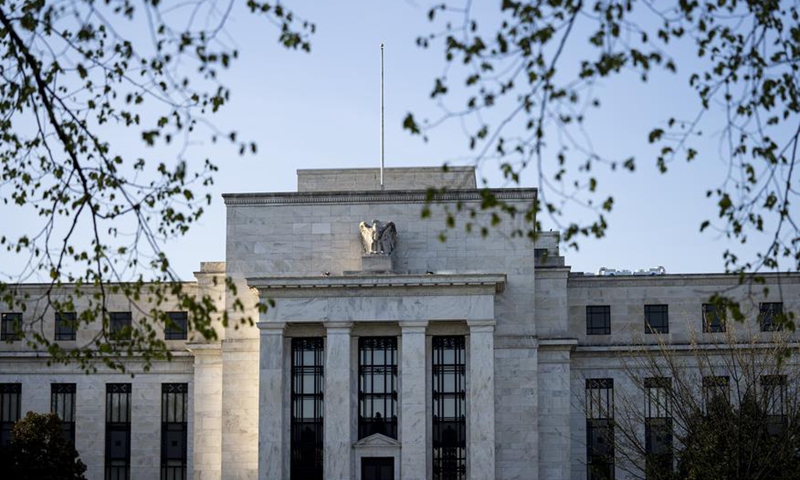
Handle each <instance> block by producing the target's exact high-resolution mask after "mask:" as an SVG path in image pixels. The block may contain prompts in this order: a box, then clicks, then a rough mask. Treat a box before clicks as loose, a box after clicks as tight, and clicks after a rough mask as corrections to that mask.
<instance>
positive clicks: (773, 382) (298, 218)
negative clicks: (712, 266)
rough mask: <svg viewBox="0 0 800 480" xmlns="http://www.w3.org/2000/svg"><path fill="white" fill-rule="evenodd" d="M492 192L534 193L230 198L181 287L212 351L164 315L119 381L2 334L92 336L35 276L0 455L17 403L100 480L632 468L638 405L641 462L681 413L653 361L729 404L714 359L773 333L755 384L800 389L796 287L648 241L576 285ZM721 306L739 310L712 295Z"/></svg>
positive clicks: (610, 472)
mask: <svg viewBox="0 0 800 480" xmlns="http://www.w3.org/2000/svg"><path fill="white" fill-rule="evenodd" d="M381 182H382V183H383V184H381ZM430 187H433V188H434V189H436V191H437V192H438V193H437V194H436V195H435V196H431V194H429V190H428V189H429V188H430ZM489 192H490V193H491V194H492V195H491V198H494V199H497V200H501V201H502V202H504V204H505V205H507V206H509V207H512V208H513V209H515V210H516V211H517V212H524V211H527V210H529V209H530V208H531V206H532V205H533V202H534V201H535V199H536V195H537V192H536V190H535V189H525V188H508V189H493V190H491V191H487V190H485V189H482V188H478V186H477V182H476V176H475V170H474V169H473V168H468V167H454V168H450V169H446V170H443V169H442V168H390V169H386V170H385V171H383V172H380V171H379V170H378V169H339V170H300V171H298V173H297V191H294V192H269V193H229V194H225V195H223V198H224V202H225V205H226V208H227V225H226V253H225V259H224V261H213V260H218V259H213V258H212V259H198V269H197V272H196V273H195V278H194V280H192V281H189V282H186V285H185V286H186V288H189V289H194V291H196V292H197V293H198V294H203V295H210V297H211V298H213V299H214V301H216V302H217V305H218V309H219V311H220V312H223V311H226V312H227V313H228V316H229V317H230V321H229V322H228V323H227V326H223V325H222V322H217V325H216V328H217V333H218V339H216V340H213V341H208V340H204V339H203V338H202V337H200V336H199V335H195V334H194V333H193V332H192V331H191V330H190V329H187V328H186V327H185V326H186V324H187V320H188V318H189V315H190V313H189V312H186V311H183V310H182V309H181V308H180V305H177V304H176V305H170V304H169V302H166V303H165V304H164V310H165V311H167V312H168V315H169V317H170V318H171V319H173V320H174V322H173V324H174V325H173V328H168V329H166V330H165V331H159V332H156V335H158V336H159V338H163V339H164V340H165V341H166V342H167V344H168V345H169V348H170V350H171V351H172V359H171V360H170V361H157V362H155V363H154V364H153V365H152V367H151V368H150V369H149V370H148V371H144V370H143V369H141V368H140V367H139V366H138V364H137V359H136V358H135V356H134V357H131V358H128V359H126V360H125V361H126V362H129V364H130V366H129V371H130V372H133V373H135V375H133V376H131V375H130V373H119V372H114V371H111V370H107V369H104V368H103V367H102V365H101V366H100V367H99V368H98V371H97V372H96V373H93V374H89V375H87V374H85V373H83V372H82V371H81V369H80V368H78V366H76V365H74V364H67V365H63V364H56V365H49V366H48V358H47V355H46V353H43V352H41V351H34V350H33V349H32V348H31V347H30V346H29V345H28V343H27V342H25V341H24V340H23V339H21V338H17V334H16V333H15V332H14V328H13V322H18V321H20V320H24V319H25V318H26V317H27V316H32V315H40V316H41V317H42V320H43V330H42V334H43V335H45V336H47V338H49V339H50V340H52V341H55V342H58V343H59V344H60V345H62V346H63V347H64V348H69V347H70V346H72V345H76V344H80V343H81V342H83V343H86V341H88V340H89V339H91V338H93V336H94V335H96V334H97V333H98V329H101V328H102V327H101V326H92V325H84V324H81V325H80V326H79V327H78V328H72V326H73V325H74V324H70V323H65V322H64V321H63V320H64V319H65V318H74V315H76V314H78V315H79V313H80V308H81V306H80V304H79V303H76V305H75V307H76V312H54V311H52V309H49V310H48V309H47V308H46V303H47V302H46V299H44V298H42V297H43V293H42V292H43V291H44V290H45V286H43V285H39V284H23V285H18V286H16V288H17V292H18V294H19V295H25V296H26V297H25V298H26V302H27V303H28V304H29V307H28V308H26V309H25V310H24V311H18V312H14V311H3V312H2V332H3V342H1V343H0V414H1V415H2V416H1V417H0V441H2V443H3V444H7V443H8V442H10V440H11V435H12V433H11V429H12V426H13V424H14V423H15V422H16V421H17V420H18V419H20V418H22V417H24V416H25V414H26V412H28V411H35V412H51V411H52V412H55V413H57V414H58V415H59V417H60V418H61V419H62V421H63V427H64V431H65V435H67V436H68V437H69V438H70V439H71V441H73V442H74V444H75V447H76V448H77V450H78V452H79V454H80V458H81V460H82V461H83V462H84V463H85V464H86V466H87V471H86V476H87V478H89V479H93V480H103V479H106V480H123V479H124V480H128V479H133V480H148V479H164V480H182V479H195V480H222V479H225V480H250V479H261V480H323V479H325V480H376V479H379V480H401V479H402V480H467V479H470V480H490V479H503V480H511V479H521V480H546V479H547V480H587V479H588V480H599V479H607V480H612V479H627V478H645V476H646V475H645V473H646V470H647V469H646V468H645V469H644V470H642V469H641V468H640V469H639V470H638V471H639V472H640V474H637V473H636V472H637V467H636V466H635V465H632V464H631V463H630V461H629V460H628V457H629V456H630V455H628V454H627V453H625V451H624V443H625V442H624V441H623V440H624V439H623V438H622V435H621V434H622V432H623V430H624V428H623V420H624V419H625V418H627V419H628V420H630V419H631V417H630V416H629V415H627V414H626V413H625V412H627V411H628V410H629V409H630V411H636V412H639V413H641V420H636V421H637V422H639V423H638V424H636V425H638V427H637V426H635V428H638V429H639V430H635V431H638V432H639V433H638V435H640V437H641V439H642V446H643V447H642V448H644V449H646V450H647V451H648V452H654V453H658V452H659V451H662V450H663V451H664V452H667V450H668V449H669V447H670V446H671V445H672V442H673V437H672V431H673V430H672V429H673V428H678V423H679V422H672V420H671V419H672V418H673V416H674V415H676V413H675V412H673V410H672V409H674V408H675V406H670V405H669V404H668V403H669V402H666V401H664V400H663V398H665V397H664V396H663V395H662V394H663V393H664V392H665V391H667V390H668V389H669V388H675V385H676V384H675V381H674V380H672V375H671V374H670V373H669V372H670V370H669V368H670V367H669V365H666V363H669V362H670V361H672V362H677V363H678V364H680V368H681V369H683V370H685V371H687V372H689V373H690V374H692V375H696V376H697V377H698V378H700V377H702V378H701V379H700V380H699V381H698V385H701V387H702V388H701V389H700V390H698V391H697V392H696V396H697V398H700V399H702V398H705V396H706V395H708V394H709V392H712V391H713V392H717V393H719V394H720V395H728V397H729V398H731V399H733V398H735V397H736V393H735V392H736V387H737V381H738V378H739V377H738V376H737V375H736V374H735V373H732V372H725V371H723V370H724V368H723V367H724V366H725V364H726V360H725V359H726V358H728V357H726V355H728V353H727V352H729V351H733V350H737V349H738V347H737V345H740V346H741V349H742V350H744V349H753V348H755V349H756V350H757V349H760V348H764V349H768V348H771V346H774V345H776V344H779V343H780V344H781V345H786V349H787V350H786V351H787V352H789V353H788V354H787V357H786V358H787V360H786V361H785V362H782V363H783V366H784V367H788V371H789V372H790V373H789V376H788V377H787V376H785V375H784V376H781V375H779V374H775V373H771V374H770V375H769V376H767V375H766V374H765V375H763V376H762V377H763V379H762V380H763V381H762V382H761V383H759V384H758V385H761V386H760V387H758V388H759V389H761V388H763V391H764V392H773V393H775V394H776V395H778V396H779V397H780V398H782V399H784V400H786V399H788V398H790V397H791V396H792V395H793V392H795V389H796V386H795V385H794V380H795V379H794V378H793V377H792V376H791V373H792V372H795V371H796V370H797V368H796V358H795V356H794V352H795V351H796V348H797V343H796V336H795V335H794V334H793V333H792V332H790V331H788V329H786V330H782V329H781V328H779V327H780V325H779V324H775V323H773V319H775V318H778V317H779V316H786V315H789V314H790V313H791V314H792V315H796V312H798V311H800V275H798V274H797V273H791V274H765V275H764V276H763V282H762V283H759V284H758V285H757V286H755V287H754V286H753V285H752V284H750V283H747V282H745V283H741V282H740V278H739V277H738V276H736V275H727V274H719V273H709V274H680V273H673V272H668V271H665V270H664V269H663V268H659V267H658V266H657V263H656V262H657V261H658V245H647V246H637V245H631V248H647V249H648V250H650V251H651V252H653V262H654V265H653V267H655V268H643V269H641V270H630V271H629V270H613V269H604V270H603V271H601V272H593V273H584V272H574V271H572V270H571V268H570V266H569V257H568V256H567V255H564V252H561V251H559V236H558V233H557V232H540V233H539V235H538V236H537V238H536V239H535V240H534V239H532V238H531V237H530V236H527V235H525V234H524V232H526V231H527V229H529V228H530V225H531V224H530V223H529V222H526V220H525V219H524V218H522V215H516V216H514V217H513V218H512V217H508V216H504V217H503V218H502V220H501V221H500V222H499V223H496V222H493V221H492V218H491V214H490V213H486V212H484V211H483V210H482V208H481V207H482V205H485V203H486V202H487V198H489V197H488V196H487V193H489ZM431 200H432V201H431ZM424 209H427V211H428V212H429V215H426V216H428V217H429V218H423V216H422V215H421V212H423V210H424ZM448 218H450V220H449V222H451V223H452V224H453V225H454V228H448V226H447V224H446V222H448V220H447V219H448ZM467 223H470V224H472V225H473V227H472V228H469V229H468V228H465V225H466V224H467ZM495 223H496V224H495ZM483 227H486V228H487V230H486V231H485V233H487V234H486V235H483V234H482V233H483V232H482V228H483ZM468 230H471V231H468ZM520 233H523V234H520ZM665 241H675V240H674V239H665ZM202 260H209V261H202ZM610 267H618V268H621V267H627V268H632V267H637V268H639V267H645V266H618V265H614V266H610ZM647 267H649V266H647ZM226 278H230V279H231V283H230V284H226V281H225V279H226ZM231 285H232V286H235V293H234V292H233V290H234V289H231V288H230V286H231ZM720 293H724V294H725V295H727V296H729V297H731V298H735V299H737V300H738V301H739V302H740V306H741V315H742V318H741V319H737V321H734V320H733V318H732V317H731V316H730V315H727V314H726V313H725V311H724V309H720V307H719V304H717V303H715V302H713V301H712V300H711V299H712V298H713V296H714V295H715V294H720ZM270 300H271V301H274V305H273V306H271V307H270V308H268V309H267V310H266V311H259V310H258V309H257V308H256V305H257V304H259V303H267V302H269V301H270ZM108 302H109V305H108V307H107V310H108V311H109V312H111V313H110V315H111V323H112V324H119V325H128V326H130V327H131V328H136V326H137V322H138V321H139V319H140V318H141V317H140V315H142V312H144V311H147V308H142V307H141V306H140V305H137V302H136V301H135V300H132V299H129V298H126V297H124V296H122V295H118V296H111V297H109V299H108ZM239 306H240V307H241V308H237V307H239ZM3 308H5V306H4V307H3ZM70 316H73V317H70ZM245 317H249V318H253V319H256V320H255V321H254V322H252V323H248V322H245V323H242V322H240V321H238V320H240V319H243V318H245ZM795 318H796V317H795ZM189 323H191V322H189ZM181 326H183V327H181ZM753 345H755V347H754V346H753ZM697 351H706V352H708V355H707V356H706V357H704V358H706V359H709V358H710V360H708V363H707V364H706V363H703V362H698V361H697V360H696V355H695V353H696V352H697ZM648 352H649V353H648ZM648 355H651V356H652V357H657V358H655V361H650V362H649V363H650V364H652V365H655V367H654V368H661V367H658V365H661V363H659V362H661V361H662V359H661V356H663V355H668V356H670V358H669V359H668V360H665V362H666V363H665V364H664V366H663V371H662V372H661V373H653V372H652V371H648V370H647V364H648V360H647V359H646V358H645V359H644V360H642V358H644V357H647V356H648ZM651 359H652V358H651ZM717 359H718V360H719V361H717ZM776 363H778V362H777V360H776ZM637 372H639V373H637ZM692 372H694V373H692ZM708 372H711V373H708ZM762 377H759V378H762ZM637 379H639V380H637ZM761 391H762V390H759V392H761ZM720 392H722V393H720ZM725 392H728V393H725ZM776 392H777V393H776ZM770 394H772V393H770ZM759 395H760V394H759ZM786 403H788V400H786ZM781 405H783V404H781ZM781 408H783V407H781ZM770 411H771V415H773V416H776V417H777V416H780V415H784V412H783V410H780V409H777V410H776V409H775V408H772V410H770ZM626 415H627V416H626ZM635 436H636V435H634V437H635ZM653 458H656V457H653ZM658 458H659V459H661V460H659V461H665V462H668V463H669V462H673V461H674V459H673V458H672V457H671V456H668V455H667V454H666V453H664V454H661V456H660V457H658ZM648 468H649V467H648ZM0 477H2V470H0Z"/></svg>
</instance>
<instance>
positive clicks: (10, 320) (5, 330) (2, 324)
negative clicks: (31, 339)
mask: <svg viewBox="0 0 800 480" xmlns="http://www.w3.org/2000/svg"><path fill="white" fill-rule="evenodd" d="M21 338H22V314H21V313H18V312H10V313H3V314H1V315H0V340H6V341H9V342H13V341H15V340H20V339H21Z"/></svg>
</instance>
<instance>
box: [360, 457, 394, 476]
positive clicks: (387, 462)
mask: <svg viewBox="0 0 800 480" xmlns="http://www.w3.org/2000/svg"><path fill="white" fill-rule="evenodd" d="M361 480H394V458H393V457H361Z"/></svg>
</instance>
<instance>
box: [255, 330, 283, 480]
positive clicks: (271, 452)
mask: <svg viewBox="0 0 800 480" xmlns="http://www.w3.org/2000/svg"><path fill="white" fill-rule="evenodd" d="M285 327H286V324H285V323H283V322H269V323H267V322H259V323H258V328H259V330H260V331H261V342H260V349H259V378H258V381H259V389H258V478H269V479H275V480H282V479H286V478H289V475H288V472H286V471H285V470H284V465H283V453H284V452H283V447H284V436H285V435H287V434H288V431H289V429H288V425H284V421H283V398H284V390H283V389H284V385H283V384H284V381H283V379H284V368H283V367H284V366H283V363H284V362H283V330H284V328H285Z"/></svg>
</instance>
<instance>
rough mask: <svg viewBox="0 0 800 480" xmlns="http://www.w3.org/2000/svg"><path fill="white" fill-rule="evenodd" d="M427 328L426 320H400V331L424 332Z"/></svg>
mask: <svg viewBox="0 0 800 480" xmlns="http://www.w3.org/2000/svg"><path fill="white" fill-rule="evenodd" d="M427 328H428V321H427V320H413V321H412V320H409V321H403V322H400V329H401V330H402V333H423V334H424V333H425V330H426V329H427Z"/></svg>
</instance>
